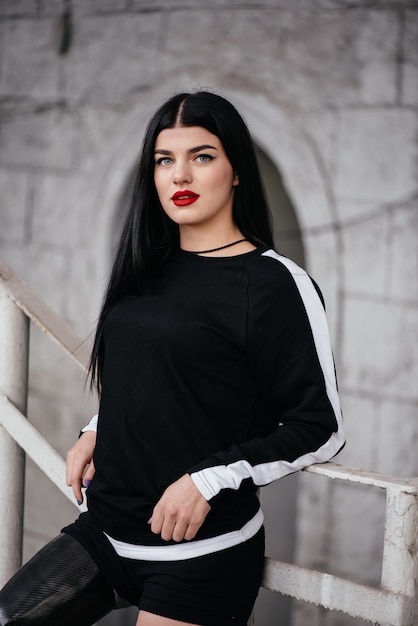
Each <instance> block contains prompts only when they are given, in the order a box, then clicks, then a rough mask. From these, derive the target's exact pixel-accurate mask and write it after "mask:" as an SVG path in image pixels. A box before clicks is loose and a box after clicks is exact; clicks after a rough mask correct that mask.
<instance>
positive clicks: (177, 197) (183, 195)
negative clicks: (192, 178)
mask: <svg viewBox="0 0 418 626" xmlns="http://www.w3.org/2000/svg"><path fill="white" fill-rule="evenodd" d="M199 197H200V196H199V194H197V193H194V192H193V191H189V190H188V189H184V190H183V191H176V193H175V194H173V195H172V196H171V199H172V201H173V203H174V204H175V205H176V206H188V205H189V204H193V202H196V200H197V199H198V198H199Z"/></svg>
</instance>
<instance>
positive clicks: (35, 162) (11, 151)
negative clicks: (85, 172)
mask: <svg viewBox="0 0 418 626" xmlns="http://www.w3.org/2000/svg"><path fill="white" fill-rule="evenodd" d="M76 141H77V130H76V128H75V121H74V119H73V116H72V114H71V113H69V112H68V111H65V110H60V109H57V110H54V109H48V108H46V109H40V110H38V111H37V112H36V111H34V112H30V113H26V114H22V115H15V116H14V115H12V116H11V117H9V118H8V119H7V123H4V124H3V126H2V132H1V135H0V163H4V164H7V165H17V166H22V165H23V166H32V167H36V168H52V169H58V170H62V169H69V168H71V166H72V164H73V160H74V145H75V143H76Z"/></svg>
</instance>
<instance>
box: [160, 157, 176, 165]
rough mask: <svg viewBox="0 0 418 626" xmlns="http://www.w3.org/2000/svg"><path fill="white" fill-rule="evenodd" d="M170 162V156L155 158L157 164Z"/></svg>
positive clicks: (168, 163)
mask: <svg viewBox="0 0 418 626" xmlns="http://www.w3.org/2000/svg"><path fill="white" fill-rule="evenodd" d="M171 163H172V160H171V159H170V157H161V159H158V160H157V165H162V166H163V167H164V166H166V165H170V164H171Z"/></svg>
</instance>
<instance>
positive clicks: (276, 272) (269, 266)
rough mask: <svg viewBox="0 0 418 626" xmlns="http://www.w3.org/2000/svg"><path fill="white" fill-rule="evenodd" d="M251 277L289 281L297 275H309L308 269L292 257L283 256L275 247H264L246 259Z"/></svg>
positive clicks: (268, 281)
mask: <svg viewBox="0 0 418 626" xmlns="http://www.w3.org/2000/svg"><path fill="white" fill-rule="evenodd" d="M246 266H247V271H248V273H249V276H250V279H254V280H263V281H264V282H266V283H271V284H273V285H274V284H277V282H278V281H279V282H288V281H292V280H293V281H294V280H296V277H307V276H308V275H307V273H306V271H305V270H304V269H303V268H302V267H300V266H299V265H298V264H297V263H295V262H294V261H292V259H290V258H288V257H286V256H283V255H282V254H280V253H279V252H277V251H276V250H274V249H273V248H269V247H264V248H260V249H259V250H258V254H256V255H252V256H248V257H247V259H246Z"/></svg>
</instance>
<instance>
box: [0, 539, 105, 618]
mask: <svg viewBox="0 0 418 626" xmlns="http://www.w3.org/2000/svg"><path fill="white" fill-rule="evenodd" d="M113 608H115V597H114V592H113V589H112V587H111V585H110V584H109V583H108V582H107V581H106V580H105V578H104V577H103V576H102V574H100V572H99V570H98V568H97V566H96V564H95V563H94V561H93V560H92V559H91V557H90V555H89V554H88V553H87V552H86V550H84V548H83V547H82V546H81V545H80V544H79V543H78V542H77V541H76V540H75V539H73V537H71V536H70V535H66V534H61V535H59V536H58V537H56V538H55V539H53V540H52V541H51V542H50V543H48V544H47V545H46V546H45V547H44V548H43V549H42V550H40V552H38V553H37V554H36V555H35V556H34V557H33V558H32V559H31V560H30V561H29V562H28V563H27V564H26V565H24V566H23V567H22V568H21V569H20V570H19V571H18V572H16V574H15V575H14V576H13V578H11V579H10V581H9V582H8V583H7V584H6V585H5V586H4V587H3V589H2V590H1V591H0V626H6V625H8V626H12V625H13V626H75V625H77V626H91V624H94V622H96V621H97V620H98V619H100V618H101V617H103V616H104V615H106V614H107V613H109V612H110V611H111V610H112V609H113Z"/></svg>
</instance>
